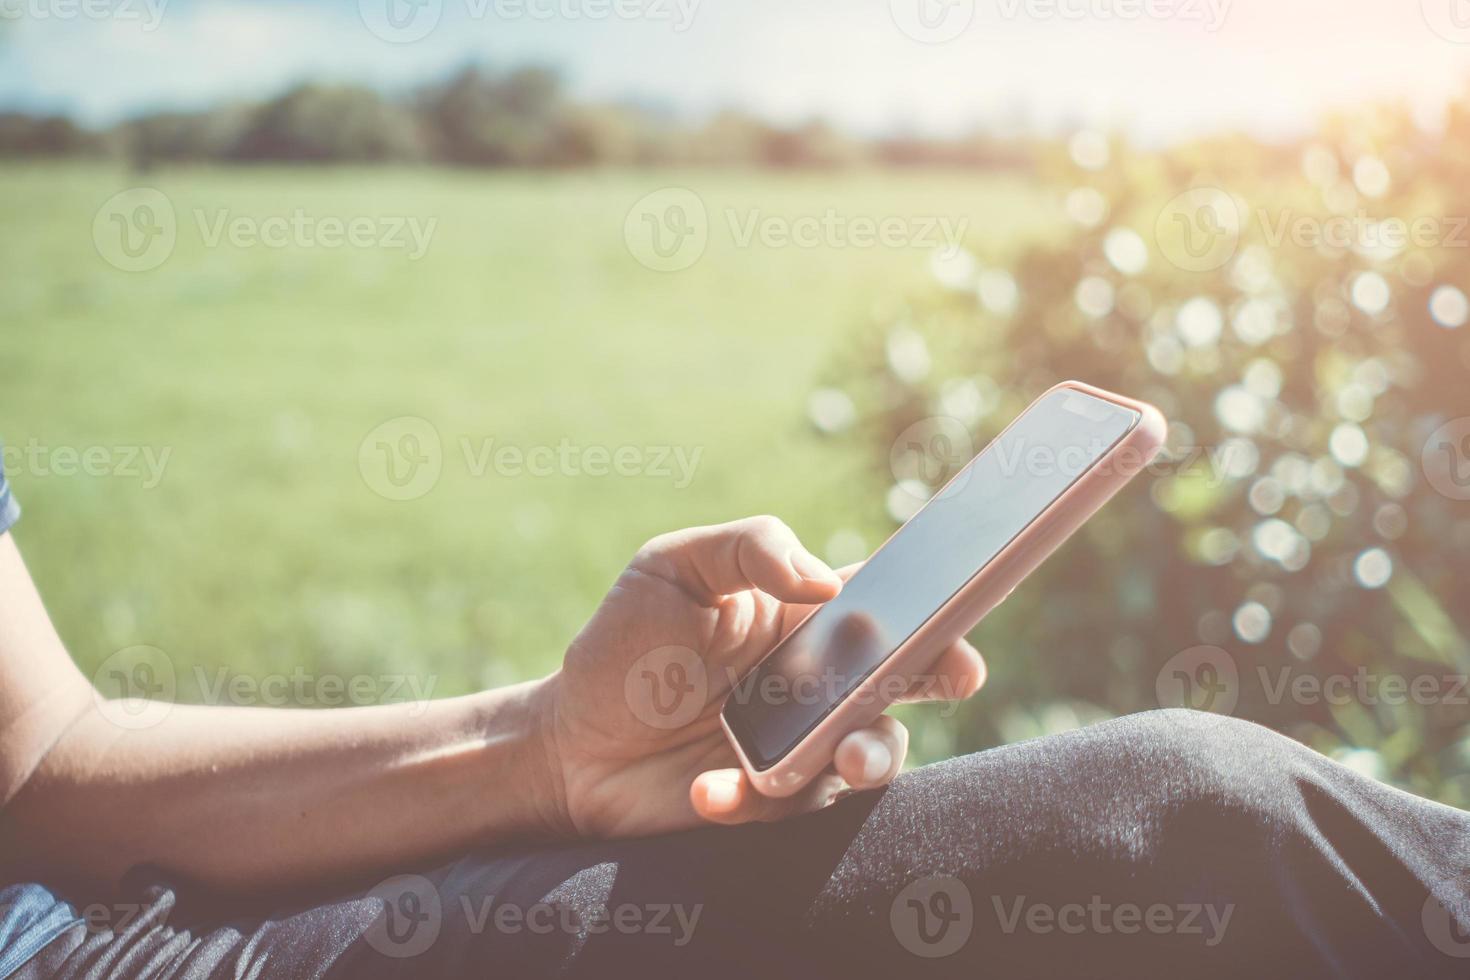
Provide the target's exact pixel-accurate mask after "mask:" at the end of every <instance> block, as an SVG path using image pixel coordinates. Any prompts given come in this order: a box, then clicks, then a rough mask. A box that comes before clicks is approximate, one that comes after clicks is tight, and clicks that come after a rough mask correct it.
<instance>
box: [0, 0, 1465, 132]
mask: <svg viewBox="0 0 1470 980" xmlns="http://www.w3.org/2000/svg"><path fill="white" fill-rule="evenodd" d="M86 4H92V5H94V6H92V7H90V8H88V9H90V10H91V13H90V14H88V13H83V12H81V8H82V5H86ZM388 4H396V5H398V6H396V7H394V8H393V10H394V12H395V13H396V14H397V15H398V19H397V20H395V21H388V20H386V19H385V13H386V11H387V10H388V7H387V5H388ZM599 5H600V6H599ZM921 5H922V6H921ZM1461 8H1463V9H1461ZM919 12H922V13H923V14H925V15H926V19H922V20H919V19H916V15H917V13H919ZM1456 13H1459V14H1462V15H1464V16H1461V17H1459V18H1458V19H1456V17H1454V16H1452V15H1454V14H1456ZM1461 23H1464V24H1467V25H1470V0H827V2H819V0H330V2H329V0H299V2H285V0H0V105H5V106H10V107H17V106H18V107H24V108H31V109H46V110H51V111H65V112H68V113H71V114H73V115H75V116H77V117H79V118H81V119H83V120H85V121H87V122H90V123H94V124H100V123H106V122H110V121H113V120H115V119H118V118H120V117H123V116H126V115H129V114H134V113H137V112H140V111H144V110H149V109H154V108H159V107H190V106H199V105H205V104H209V103H212V102H215V101H219V100H222V99H240V98H257V97H262V96H266V95H270V94H272V93H274V92H277V91H279V90H281V89H283V88H285V87H286V86H288V85H290V84H292V83H294V82H296V81H299V80H302V79H306V78H319V79H331V80H351V81H358V82H363V83H366V84H370V85H375V86H379V87H383V88H394V87H398V86H402V85H406V84H411V83H413V82H416V81H422V80H426V79H430V78H435V77H439V76H441V75H443V74H444V73H445V72H447V71H448V70H450V69H451V68H452V67H454V66H456V65H458V64H462V63H464V62H466V61H469V60H478V59H486V60H488V61H490V62H491V63H496V64H501V65H510V64H520V63H526V62H538V63H544V64H550V65H553V66H555V67H558V68H559V69H561V70H562V71H563V72H564V74H565V75H566V77H567V79H568V81H569V83H570V85H571V87H572V89H573V90H574V91H575V92H576V93H577V94H579V95H582V96H585V97H588V98H609V99H612V98H617V99H639V100H643V101H647V102H652V103H656V104H659V105H662V106H666V107H668V108H670V109H673V110H675V111H679V112H683V113H687V114H690V115H698V114H701V113H706V112H709V111H711V110H713V109H715V108H718V107H721V106H726V105H738V106H742V107H745V108H749V109H753V110H755V111H758V112H760V113H762V114H764V115H767V116H770V117H773V118H776V119H778V120H783V121H794V120H799V119H804V118H807V117H810V116H814V115H820V116H824V117H826V118H829V119H832V120H835V121H837V122H839V123H842V124H844V125H847V126H849V127H852V128H855V129H858V130H861V131H865V132H875V131H884V130H891V129H893V128H895V127H898V126H902V127H906V128H916V129H920V130H924V131H931V132H946V131H954V130H957V129H961V128H964V127H966V126H968V125H970V124H973V123H975V122H988V121H995V120H1005V119H1014V118H1018V117H1019V118H1024V119H1026V120H1028V121H1029V122H1031V123H1032V124H1035V125H1038V126H1041V127H1056V126H1062V125H1068V124H1075V123H1088V124H1093V125H1104V126H1117V127H1122V128H1124V129H1127V130H1129V131H1131V132H1132V133H1134V134H1135V135H1138V136H1140V137H1142V138H1144V139H1146V140H1149V141H1159V140H1168V139H1172V138H1176V137H1179V136H1183V135H1188V134H1193V133H1198V132H1202V131H1209V130H1216V129H1220V128H1225V127H1234V128H1241V129H1245V130H1248V131H1251V132H1254V133H1257V134H1258V135H1264V136H1276V135H1283V134H1290V133H1294V132H1297V131H1300V130H1302V129H1304V128H1306V127H1307V126H1309V125H1310V124H1311V122H1312V120H1313V119H1315V118H1316V117H1317V116H1318V114H1320V113H1321V112H1322V111H1323V110H1324V109H1326V108H1329V107H1332V106H1337V105H1343V104H1349V103H1352V102H1355V101H1359V100H1362V99H1367V98H1403V99H1406V100H1409V101H1410V102H1411V103H1412V104H1414V105H1415V106H1417V107H1419V108H1421V109H1422V110H1423V111H1424V115H1425V117H1426V118H1429V117H1431V116H1432V115H1433V112H1434V110H1435V108H1436V107H1437V106H1439V105H1441V104H1442V103H1443V101H1444V100H1445V99H1446V98H1447V97H1449V96H1450V95H1452V94H1455V93H1458V92H1459V91H1461V89H1462V88H1463V87H1464V86H1465V84H1466V82H1467V80H1470V43H1456V42H1470V27H1467V28H1461V27H1459V25H1460V24H1461ZM394 24H397V25H400V26H398V27H394V26H393V25H394ZM405 24H407V25H409V26H408V27H406V28H405V27H403V26H401V25H405ZM906 28H907V32H906V30H905V29H906ZM375 31H376V33H375ZM419 32H426V33H424V36H423V37H421V38H416V39H409V38H408V35H416V34H417V33H419ZM385 34H386V35H389V36H388V37H387V38H386V39H385V37H384V36H383V35H385ZM1461 34H1463V35H1464V36H1463V37H1462V36H1461ZM935 42H942V43H935Z"/></svg>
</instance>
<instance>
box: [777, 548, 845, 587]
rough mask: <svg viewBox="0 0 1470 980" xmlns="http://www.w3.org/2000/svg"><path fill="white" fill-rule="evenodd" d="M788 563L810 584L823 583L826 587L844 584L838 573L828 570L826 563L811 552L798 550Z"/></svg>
mask: <svg viewBox="0 0 1470 980" xmlns="http://www.w3.org/2000/svg"><path fill="white" fill-rule="evenodd" d="M787 561H789V562H790V563H791V567H792V568H793V569H795V570H796V574H797V575H800V576H801V577H802V578H804V579H806V580H807V581H809V582H821V583H823V584H824V585H841V584H842V579H840V578H838V577H837V573H836V572H834V571H832V569H830V568H828V567H827V563H826V562H824V561H822V559H820V558H818V557H817V556H816V555H814V554H812V553H811V552H810V551H806V550H803V549H801V548H798V549H796V550H795V551H793V552H792V553H791V554H790V556H789V557H788V558H787Z"/></svg>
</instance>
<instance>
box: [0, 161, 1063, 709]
mask: <svg viewBox="0 0 1470 980" xmlns="http://www.w3.org/2000/svg"><path fill="white" fill-rule="evenodd" d="M0 174H3V178H4V182H3V188H4V189H3V191H0V222H3V227H4V230H5V234H4V236H3V239H0V261H3V265H4V269H5V273H4V281H5V287H4V289H3V291H0V324H3V325H4V326H3V331H4V332H3V337H4V340H3V350H4V353H3V356H0V438H3V439H4V440H5V441H6V442H7V443H9V444H10V445H11V446H13V447H21V448H23V447H24V446H25V445H26V444H27V443H28V441H30V440H32V439H34V440H35V441H36V442H37V443H39V444H41V445H45V446H50V447H59V446H67V447H76V448H78V449H83V448H86V447H91V446H102V447H128V446H148V447H151V448H152V449H153V450H154V451H155V452H161V451H162V450H164V449H165V448H166V449H167V450H169V451H170V453H171V455H170V457H169V460H168V465H167V468H166V470H165V472H164V477H163V479H162V481H161V482H160V483H159V484H158V486H157V487H155V488H145V487H144V486H143V485H142V483H143V481H142V479H141V478H134V477H126V476H107V477H88V476H70V477H66V476H57V475H49V476H43V475H41V473H40V472H39V471H37V470H36V469H35V468H33V467H26V466H23V467H22V468H21V470H20V472H16V473H14V474H12V479H13V483H14V485H15V488H16V492H17V494H18V496H19V497H20V499H21V501H22V503H23V505H24V507H25V511H26V516H25V518H24V520H23V521H22V523H21V525H20V526H19V528H18V529H17V534H16V537H17V539H18V540H19V541H20V543H21V546H22V548H23V549H24V551H25V553H26V556H27V559H28V561H29V562H30V563H31V565H32V568H33V571H34V572H35V574H36V577H37V579H38V580H39V582H40V585H41V587H42V591H43V593H44V595H45V597H46V599H47V602H48V604H49V606H50V608H51V610H52V613H53V615H54V617H55V618H56V620H57V623H58V625H59V627H60V629H61V632H62V634H63V636H64V637H65V639H66V640H67V642H68V643H69V645H70V646H71V648H72V650H73V652H74V654H75V656H76V657H77V659H78V661H79V662H80V663H81V664H82V665H83V667H84V668H86V669H88V670H91V669H93V668H94V667H95V666H96V665H97V664H98V663H100V662H101V661H102V660H103V659H104V658H106V657H107V656H108V655H109V654H110V653H111V652H112V651H115V650H117V649H119V648H122V647H127V646H131V645H134V644H149V645H153V646H157V647H159V648H162V649H163V650H165V651H167V653H168V654H169V655H170V657H171V658H172V659H173V660H174V662H175V664H176V665H177V666H178V667H179V669H180V670H181V671H182V672H183V673H184V674H185V680H184V681H182V684H183V686H184V688H185V689H186V690H185V692H184V693H185V696H189V691H188V688H189V687H190V685H189V682H188V680H187V677H188V675H189V672H190V669H191V668H192V667H193V666H195V665H199V666H204V667H207V668H210V669H214V668H217V667H221V666H223V667H226V668H228V669H229V670H231V671H234V672H239V673H248V674H256V675H262V674H268V673H272V672H278V671H280V672H290V671H292V670H293V669H295V668H297V667H300V668H303V669H305V670H307V671H315V672H329V671H331V672H369V673H371V672H421V673H428V674H432V675H435V676H436V677H437V679H438V680H437V687H436V693H439V694H448V693H454V692H458V691H463V690H467V689H470V688H472V687H475V686H477V685H481V684H489V683H499V682H504V681H509V680H514V679H518V678H524V677H528V676H532V675H534V674H537V673H540V672H542V671H545V670H547V669H548V668H550V667H551V666H552V665H553V664H554V663H555V662H556V661H557V659H558V658H559V656H560V651H561V650H562V649H563V648H564V646H565V644H566V642H567V641H568V640H569V639H570V638H571V636H572V635H573V634H574V633H575V631H576V630H577V628H578V627H579V626H580V624H581V623H582V622H583V620H584V619H585V618H586V616H587V615H588V614H589V612H590V611H591V610H592V608H593V607H594V605H595V604H596V602H597V601H598V599H599V598H600V596H601V595H602V593H603V592H604V591H605V589H606V588H607V586H608V584H609V582H610V581H611V580H612V578H613V577H614V576H615V575H616V573H617V572H618V570H619V569H620V568H621V566H622V564H623V563H624V561H625V560H626V559H627V557H628V556H629V555H630V554H631V552H632V551H633V550H634V548H636V547H637V545H638V544H639V543H641V542H642V541H643V540H644V539H646V538H647V537H649V536H651V535H653V534H655V533H657V532H659V531H662V530H666V529H670V528H674V527H680V526H685V525H689V524H694V523H703V522H712V521H720V520H725V519H730V518H734V517H738V516H741V515H746V514H751V513H758V512H774V513H777V514H781V515H782V516H784V517H785V518H787V519H788V521H790V523H791V524H792V525H793V526H794V527H795V528H796V529H797V530H798V531H799V532H800V533H801V534H802V535H803V536H804V537H805V538H807V539H808V540H809V541H810V542H812V543H813V544H814V545H815V546H816V548H817V550H818V551H821V548H822V543H823V542H824V541H826V539H827V537H828V536H829V535H830V534H831V533H832V532H833V531H834V530H836V529H838V528H840V527H842V526H844V525H846V524H850V523H852V522H853V521H854V520H856V518H855V517H854V515H857V514H860V513H864V512H868V513H871V502H872V499H873V498H872V495H873V494H874V493H877V492H881V490H880V488H879V486H878V484H877V481H876V480H875V479H874V477H873V476H872V473H871V467H869V466H868V461H866V460H861V459H854V458H850V457H849V456H847V455H846V454H845V453H846V451H842V450H839V449H837V448H834V447H832V446H829V445H825V444H823V443H821V442H820V441H818V440H817V439H815V438H813V437H812V436H811V435H810V434H809V432H808V429H807V426H806V424H805V421H804V405H805V399H806V396H807V394H808V392H809V390H810V389H811V387H812V384H813V382H814V380H815V378H816V377H817V375H818V372H819V371H820V368H821V366H822V364H823V362H824V359H825V358H827V357H828V356H830V355H831V353H832V352H833V351H835V350H836V349H837V348H838V347H839V346H840V345H841V344H842V343H843V342H844V337H845V336H847V335H848V334H849V332H850V331H851V330H852V329H853V328H854V327H855V326H856V325H858V324H860V323H861V322H863V321H864V320H866V319H867V318H868V317H869V316H870V315H871V312H872V310H874V309H875V308H882V307H883V304H887V303H891V302H892V301H894V300H895V299H897V298H899V297H901V296H902V295H903V293H904V292H905V291H906V290H908V289H910V288H912V287H913V286H914V285H915V284H916V283H920V282H922V281H923V280H924V279H925V277H926V275H927V273H926V267H927V253H925V252H924V251H922V250H920V249H916V248H898V249H894V248H889V249H884V248H867V249H862V248H827V247H822V248H797V247H786V248H768V247H764V246H761V245H759V244H756V245H753V246H750V247H746V248H740V247H737V246H736V244H735V243H734V242H733V241H732V239H731V236H730V233H729V231H728V229H727V228H726V226H725V223H724V219H723V217H722V216H723V213H724V210H725V209H727V208H735V209H737V210H738V211H739V212H740V213H741V215H742V216H745V215H748V214H749V210H750V209H752V208H759V209H760V210H761V212H762V213H763V214H768V215H777V216H796V215H803V214H821V213H822V212H823V211H824V210H825V209H826V208H827V207H829V206H830V207H833V208H836V209H837V210H838V211H839V212H841V213H843V214H846V215H864V216H871V217H875V218H881V217H884V216H890V215H893V216H904V215H915V214H943V215H949V216H954V217H956V218H959V217H964V218H968V219H969V222H970V231H971V233H970V236H969V237H970V240H971V242H972V243H975V244H979V245H980V246H981V247H984V248H992V247H1011V246H1013V245H1015V244H1016V243H1018V242H1019V241H1021V240H1023V239H1025V238H1027V237H1031V236H1035V235H1037V234H1040V233H1043V232H1044V231H1045V229H1047V228H1048V227H1050V222H1051V220H1052V218H1051V217H1050V215H1051V212H1050V211H1049V210H1048V209H1047V207H1046V206H1045V202H1044V200H1043V199H1042V198H1041V196H1040V195H1039V194H1038V193H1037V192H1036V191H1034V190H1030V189H1029V188H1028V186H1027V185H1026V184H1025V183H1023V182H1022V181H1019V180H1014V179H999V178H994V177H977V176H973V175H961V174H934V173H900V174H891V173H890V174H876V173H875V174H865V173H853V174H843V175H829V174H820V175H772V174H734V173H731V174H725V173H709V174H706V173H693V174H678V175H670V174H658V173H579V174H564V175H527V174H480V173H457V172H436V171H416V170H317V169H309V170H307V169H301V170H293V169H261V170H191V171H165V172H160V173H155V174H148V175H143V176H136V175H130V174H127V173H125V172H122V171H115V170H110V169H105V168H101V167H81V166H75V167H74V166H66V167H59V166H35V167H17V166H11V167H7V168H4V169H3V170H0ZM134 185H150V186H154V187H157V188H159V189H161V190H162V191H164V192H165V193H166V194H167V195H168V196H169V198H170V200H171V201H172V203H173V205H174V207H175V209H176V212H177V214H178V216H179V238H178V244H177V247H176V248H175V250H174V252H173V253H172V255H171V257H170V258H169V259H168V260H167V261H166V262H165V263H164V264H163V265H162V266H161V267H159V268H157V269H155V270H152V271H149V272H140V273H127V272H122V271H119V270H117V269H115V268H113V267H112V266H111V265H109V264H108V263H107V262H105V261H104V260H103V259H102V258H101V257H100V256H99V253H98V250H97V248H96V247H95V246H94V243H93V240H92V223H93V217H94V215H95V213H96V212H97V209H98V207H99V206H100V205H101V204H102V203H103V202H104V201H105V200H107V199H108V198H109V197H110V196H111V195H112V194H114V193H115V192H116V191H118V190H120V189H123V188H125V187H129V186H134ZM668 185H682V186H686V187H690V188H693V189H695V190H697V191H698V192H699V194H700V195H701V197H702V198H703V199H704V201H705V203H706V205H707V206H708V208H709V211H710V214H711V216H712V219H713V220H712V229H711V234H710V244H709V248H708V250H707V252H706V253H705V255H704V256H703V258H702V259H700V261H698V262H697V263H696V264H695V265H694V266H693V267H692V268H690V269H688V270H686V271H683V272H677V273H660V272H654V271H650V270H649V269H646V268H644V267H643V266H641V265H639V264H638V263H637V262H636V261H635V260H634V259H633V258H632V256H631V255H630V253H629V251H628V249H627V248H626V247H625V243H624V240H623V222H624V216H625V215H626V214H627V212H628V209H629V207H630V206H631V205H632V204H633V202H635V201H637V200H638V199H639V198H640V197H641V196H643V195H644V194H646V193H648V192H649V191H652V190H655V189H657V188H659V187H663V186H668ZM222 208H228V209H229V210H230V212H231V214H232V215H244V216H250V217H254V218H263V217H266V216H270V215H282V214H284V215H289V214H290V213H291V212H292V211H293V210H294V209H297V208H301V209H303V210H304V211H305V212H306V213H308V214H310V215H313V216H316V217H322V216H337V217H341V218H351V217H354V216H359V215H365V216H379V215H406V216H415V217H418V218H420V219H424V220H426V219H429V218H434V219H437V222H438V224H437V228H436V230H435V233H434V236H433V238H432V241H431V244H430V247H429V250H428V252H427V254H426V255H425V256H424V257H423V258H422V259H420V260H418V261H416V262H415V261H409V260H408V259H407V258H406V256H405V255H404V254H403V253H402V252H401V251H391V250H385V249H371V248H368V249H362V248H357V249H354V248H340V249H324V248H291V249H272V248H266V247H262V246H255V247H248V248H242V247H235V246H232V245H230V244H221V245H218V246H216V247H207V246H206V244H205V243H204V241H203V240H202V238H201V235H200V232H199V230H198V229H197V227H196V226H195V219H194V217H193V213H194V211H195V210H196V209H203V210H204V211H206V212H208V213H209V214H210V215H211V216H213V215H214V214H215V212H216V211H217V210H218V209H222ZM404 415H412V416H420V417H423V418H426V419H429V420H431V421H432V422H433V423H434V425H435V426H436V427H437V429H438V431H439V433H440V434H441V436H442V438H443V440H444V449H445V451H444V471H443V475H442V477H441V479H440V481H439V482H438V484H437V485H436V486H435V488H434V489H433V490H432V491H431V492H430V493H428V494H426V495H425V496H423V497H421V498H419V499H416V500H412V501H406V502H405V501H392V500H386V499H384V498H382V497H380V496H378V495H377V494H375V493H374V492H372V490H371V489H370V488H369V487H368V485H367V484H366V482H365V481H364V479H363V477H362V474H361V472H360V470H359V466H358V450H359V445H360V444H361V443H362V441H363V439H364V437H365V436H366V435H367V433H369V432H370V431H371V430H373V429H374V427H375V426H377V425H379V424H380V423H382V422H384V421H385V420H388V419H392V418H395V417H397V416H404ZM461 436H463V437H467V438H469V439H471V440H474V441H476V442H478V441H479V440H482V439H488V438H492V437H493V438H494V439H496V441H497V444H506V443H508V444H513V445H516V446H520V447H523V448H526V447H531V446H536V445H548V444H549V445H556V444H557V443H558V442H559V441H560V440H562V439H564V438H565V439H569V440H571V441H572V442H573V443H576V444H579V445H584V446H585V445H602V446H607V447H618V446H640V447H641V446H651V445H669V446H679V447H683V448H684V449H685V451H686V452H692V451H694V450H695V449H698V450H699V451H700V452H701V453H702V455H701V457H700V464H699V467H698V469H697V471H696V475H695V478H694V480H693V482H692V483H691V484H690V485H689V486H687V487H684V488H676V487H675V486H674V481H673V479H672V478H656V477H616V476H607V477H587V476H581V477H576V476H571V475H558V476H552V477H539V478H538V477H531V476H521V477H518V478H516V477H505V476H495V475H488V476H484V477H480V478H476V477H474V476H472V475H471V474H470V473H469V472H468V469H467V467H466V465H465V462H464V459H463V457H462V455H461V453H460V450H459V447H458V439H459V438H460V437H461Z"/></svg>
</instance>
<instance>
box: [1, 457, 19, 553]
mask: <svg viewBox="0 0 1470 980" xmlns="http://www.w3.org/2000/svg"><path fill="white" fill-rule="evenodd" d="M19 519H20V503H19V502H17V501H16V499H15V494H13V493H11V492H10V484H9V483H6V482H5V459H4V454H3V453H0V534H4V533H5V532H6V531H8V530H10V525H12V524H14V523H15V522H16V521H18V520H19Z"/></svg>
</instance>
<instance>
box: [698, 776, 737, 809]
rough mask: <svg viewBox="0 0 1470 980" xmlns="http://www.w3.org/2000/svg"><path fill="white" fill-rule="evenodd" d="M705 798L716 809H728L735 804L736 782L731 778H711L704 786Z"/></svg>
mask: <svg viewBox="0 0 1470 980" xmlns="http://www.w3.org/2000/svg"><path fill="white" fill-rule="evenodd" d="M704 798H705V800H706V801H708V803H709V805H710V807H711V808H712V809H715V810H728V809H730V808H731V807H733V806H734V805H735V782H734V780H730V779H711V780H710V781H709V782H708V783H706V784H705V787H704Z"/></svg>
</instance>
